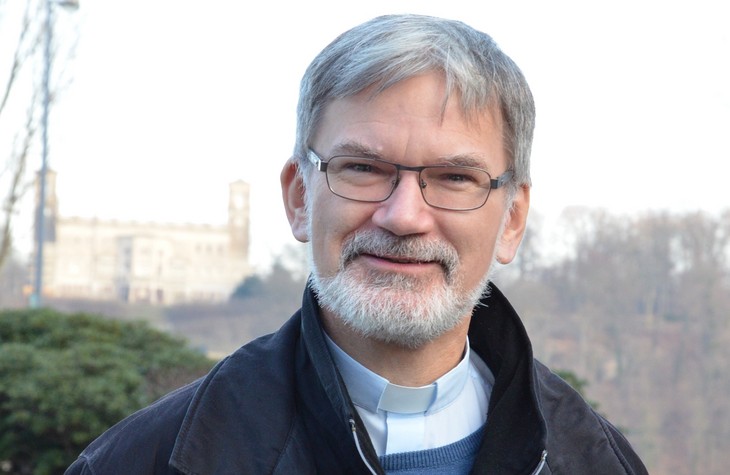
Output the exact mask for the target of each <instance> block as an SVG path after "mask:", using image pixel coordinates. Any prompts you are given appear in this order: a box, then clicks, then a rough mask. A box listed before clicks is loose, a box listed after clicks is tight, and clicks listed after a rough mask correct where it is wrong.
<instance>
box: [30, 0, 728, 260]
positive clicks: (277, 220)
mask: <svg viewBox="0 0 730 475" xmlns="http://www.w3.org/2000/svg"><path fill="white" fill-rule="evenodd" d="M723 3H724V2H722V1H719V0H718V1H707V0H699V1H696V0H693V1H691V2H690V1H681V2H676V1H626V0H620V1H613V0H612V1H610V2H607V1H602V2H598V1H594V2H585V1H553V2H544V1H531V2H527V1H509V2H508V1H504V0H502V1H498V2H496V1H482V2H473V1H458V0H451V1H443V0H440V1H424V0H420V1H414V0H409V1H397V0H387V1H386V0H368V1H366V2H337V3H335V2H323V1H311V0H310V1H306V2H293V1H292V2H288V3H284V2H257V3H256V4H254V3H251V2H241V1H240V0H236V1H234V0H230V1H223V0H220V1H215V0H211V1H210V2H199V1H196V2H192V1H186V0H155V1H143V0H125V1H124V2H111V1H91V0H87V1H84V0H82V1H81V6H80V8H79V9H78V10H77V11H75V12H66V11H59V12H58V14H57V16H58V22H59V28H62V27H63V25H61V24H60V23H61V22H72V23H73V25H74V26H75V27H76V28H77V31H78V39H77V40H76V41H77V47H76V57H75V59H74V61H73V63H72V64H70V65H69V66H68V68H67V69H68V72H67V74H69V75H71V76H73V83H72V84H71V85H70V87H69V88H68V89H67V90H66V91H65V92H64V93H63V96H62V97H61V99H60V103H59V105H58V107H57V108H56V109H54V110H53V113H52V114H53V115H52V117H51V126H50V134H51V145H52V149H51V156H50V162H51V166H52V167H53V168H54V169H55V170H57V171H58V188H59V194H60V196H59V198H60V203H61V213H62V214H63V215H80V216H97V217H100V218H116V219H138V220H157V221H171V222H197V223H202V222H210V223H224V222H225V219H226V211H227V191H228V190H227V187H228V183H229V182H231V181H234V180H236V179H244V180H246V181H248V182H250V183H251V184H252V197H251V200H252V201H251V210H252V241H253V242H252V245H253V249H252V251H253V255H254V263H255V264H264V263H265V262H266V261H267V260H268V258H269V256H270V255H272V254H276V253H278V252H279V250H280V248H281V246H282V245H283V244H286V243H290V242H294V241H293V238H291V237H290V236H291V235H290V232H289V229H288V224H287V222H286V219H285V216H284V211H283V206H282V204H281V199H280V192H279V181H278V175H279V171H280V169H281V166H282V164H283V162H284V161H285V160H286V159H287V158H288V157H289V154H290V153H291V150H292V146H293V137H294V110H295V106H296V100H297V92H298V83H299V79H300V78H301V75H302V73H303V71H304V69H305V68H306V66H307V64H308V63H309V61H311V59H312V58H313V57H314V55H316V54H317V53H318V52H319V51H320V50H321V49H322V48H323V47H324V46H325V45H326V44H327V43H328V42H329V41H331V40H332V39H333V38H334V37H335V36H336V35H337V34H339V33H340V32H342V31H344V30H345V29H347V28H349V27H351V26H354V25H355V24H357V23H360V22H362V21H365V20H367V19H369V18H371V17H373V16H376V15H380V14H385V13H398V12H413V13H425V14H432V15H437V16H444V17H448V18H453V19H459V20H463V21H465V22H467V23H469V24H471V25H472V26H474V27H476V28H478V29H481V30H483V31H486V32H487V33H489V34H491V35H492V36H493V37H494V38H495V39H496V41H497V42H498V43H499V44H500V45H501V46H502V48H503V49H504V50H505V51H506V52H507V54H509V55H510V56H512V57H513V59H514V60H515V61H516V62H517V63H518V64H519V65H520V67H521V68H522V69H523V71H524V73H525V75H526V76H527V79H528V81H529V82H530V85H531V87H532V89H533V93H534V95H535V99H536V103H537V111H538V122H537V129H536V137H535V145H534V149H533V172H532V173H533V182H534V188H533V195H532V196H533V209H535V210H536V211H537V212H539V213H540V214H542V215H545V216H548V217H550V216H557V215H558V214H559V213H560V211H561V210H563V209H564V208H565V207H569V206H589V207H604V208H607V209H609V210H611V211H615V212H617V213H625V212H632V213H633V212H640V211H644V210H658V209H669V210H676V211H686V210H696V209H701V210H707V211H710V212H715V211H717V210H719V209H721V208H723V207H728V206H730V192H729V191H728V187H727V185H726V183H727V181H728V179H730V165H729V164H730V145H728V137H729V136H730V93H728V85H729V84H730V64H729V62H730V60H729V59H728V58H730V40H729V38H728V28H727V19H728V16H727V12H726V11H725V8H724V7H723V6H722V4H723ZM251 5H254V6H251ZM59 40H60V41H63V40H64V38H60V39H59ZM39 164H40V158H38V164H37V165H33V167H34V168H37V167H38V166H39ZM28 236H30V234H28Z"/></svg>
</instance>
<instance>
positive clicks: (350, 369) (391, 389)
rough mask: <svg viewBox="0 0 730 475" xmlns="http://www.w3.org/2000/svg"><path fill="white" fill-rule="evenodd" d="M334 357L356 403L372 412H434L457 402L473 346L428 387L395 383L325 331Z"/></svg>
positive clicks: (466, 374)
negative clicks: (451, 367)
mask: <svg viewBox="0 0 730 475" xmlns="http://www.w3.org/2000/svg"><path fill="white" fill-rule="evenodd" d="M325 337H326V341H327V345H328V346H329V348H330V351H331V352H332V358H333V359H334V361H335V364H336V365H337V369H338V370H339V371H340V374H341V375H342V379H343V380H344V382H345V386H346V387H347V392H348V393H349V394H350V398H351V399H352V402H353V403H354V404H355V405H356V406H359V407H361V408H363V409H365V410H368V411H370V412H373V413H375V412H377V411H378V410H381V411H387V412H396V413H401V414H417V413H434V412H437V411H440V410H441V409H443V408H445V407H447V406H448V405H449V404H451V403H452V402H454V400H455V399H456V398H457V396H458V395H459V394H460V393H461V391H462V390H463V389H464V385H465V384H466V381H467V378H468V377H469V352H470V349H469V345H468V344H466V345H465V348H466V349H465V351H464V356H463V357H462V359H461V361H460V362H459V364H458V365H456V366H455V367H454V368H453V369H452V370H451V371H449V372H448V373H446V374H445V375H443V376H441V377H440V378H439V379H437V380H436V381H434V382H433V383H431V384H429V385H427V386H421V387H406V386H399V385H397V384H393V383H391V382H390V381H388V380H387V379H385V378H383V377H382V376H380V375H378V374H377V373H374V372H373V371H370V370H369V369H367V368H366V367H365V366H363V365H362V364H360V363H359V362H357V361H356V360H355V359H353V358H352V357H351V356H350V355H348V354H347V353H345V352H344V351H343V350H342V349H341V348H340V347H339V346H337V344H336V343H335V342H334V341H332V339H331V338H330V337H329V335H327V334H325Z"/></svg>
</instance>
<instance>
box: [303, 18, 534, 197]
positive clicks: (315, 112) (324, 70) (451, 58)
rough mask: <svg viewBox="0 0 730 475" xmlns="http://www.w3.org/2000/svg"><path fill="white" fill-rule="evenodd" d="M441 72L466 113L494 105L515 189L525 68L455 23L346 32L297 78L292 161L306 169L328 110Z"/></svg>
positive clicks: (520, 179) (529, 122) (525, 110)
mask: <svg viewBox="0 0 730 475" xmlns="http://www.w3.org/2000/svg"><path fill="white" fill-rule="evenodd" d="M432 71H440V72H442V73H443V74H444V76H445V79H446V85H447V86H446V88H447V89H446V97H445V98H444V101H446V100H448V97H449V95H450V94H452V93H453V92H454V91H458V93H459V94H460V98H461V100H460V106H461V108H462V111H463V112H464V114H465V116H466V117H467V118H468V117H473V116H474V115H475V114H477V113H479V112H483V111H484V110H486V109H488V108H490V107H492V106H493V105H495V104H496V106H497V108H498V109H497V110H499V111H500V113H501V115H502V120H503V122H504V126H505V131H504V134H505V137H504V141H505V147H506V150H507V152H508V153H509V155H510V159H511V161H512V163H511V168H513V170H514V173H515V175H514V179H513V183H514V184H515V185H530V150H531V147H532V135H533V129H534V125H535V105H534V102H533V98H532V93H531V92H530V88H529V86H528V85H527V81H526V80H525V77H524V75H523V74H522V71H520V69H519V68H518V67H517V65H516V64H515V63H514V62H513V61H512V59H510V58H509V57H508V56H507V55H506V54H504V53H503V52H502V50H500V49H499V47H498V46H497V44H496V43H495V42H494V40H493V39H492V38H491V37H490V36H489V35H487V34H486V33H482V32H480V31H477V30H475V29H474V28H472V27H470V26H468V25H466V24H464V23H462V22H459V21H454V20H446V19H442V18H435V17H430V16H423V15H386V16H380V17H377V18H374V19H372V20H370V21H368V22H366V23H363V24H361V25H359V26H356V27H354V28H352V29H351V30H349V31H346V32H345V33H343V34H342V35H340V36H339V37H337V38H336V39H335V40H334V41H333V42H332V43H330V44H329V45H328V46H327V47H326V48H325V49H324V50H322V52H321V53H319V55H317V57H316V58H315V59H314V61H312V63H311V64H310V65H309V67H308V68H307V71H306V72H305V74H304V77H303V78H302V81H301V87H300V94H299V105H298V107H297V136H296V144H295V149H294V156H296V157H298V158H299V159H300V161H301V162H302V164H303V166H304V167H307V166H308V161H307V160H306V154H307V148H308V147H309V141H310V140H311V138H312V137H313V135H314V134H315V133H316V129H317V127H318V125H319V123H320V121H321V120H322V115H323V113H324V110H325V108H326V106H327V105H328V104H329V103H330V102H332V101H334V100H337V99H342V98H345V97H350V96H354V95H356V94H358V93H360V92H362V91H364V90H365V89H368V88H370V87H372V88H373V94H378V93H379V92H382V91H384V90H385V89H387V88H388V87H390V86H392V85H394V84H396V83H398V82H399V81H403V80H404V79H408V78H411V77H414V76H418V75H421V74H424V73H428V72H432Z"/></svg>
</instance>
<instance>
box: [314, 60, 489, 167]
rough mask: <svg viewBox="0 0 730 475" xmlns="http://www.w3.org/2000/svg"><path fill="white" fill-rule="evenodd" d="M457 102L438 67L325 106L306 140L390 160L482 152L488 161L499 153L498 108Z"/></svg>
mask: <svg viewBox="0 0 730 475" xmlns="http://www.w3.org/2000/svg"><path fill="white" fill-rule="evenodd" d="M461 104H462V101H461V97H460V94H459V93H458V91H449V90H448V88H447V86H446V81H445V80H444V78H443V76H442V75H441V74H437V73H430V74H425V75H420V76H416V77H413V78H409V79H405V80H403V81H401V82H399V83H396V84H395V85H393V86H391V87H389V88H387V89H385V90H382V91H376V90H373V88H370V89H366V90H365V91H362V92H360V93H358V94H356V95H354V96H350V97H345V98H341V99H336V100H334V101H332V102H330V103H329V104H328V105H327V106H326V108H325V110H324V113H323V116H322V120H321V121H320V124H319V126H318V127H317V130H316V132H315V134H314V137H313V140H312V141H311V145H313V146H315V147H316V149H317V150H318V151H319V152H320V153H321V154H323V155H326V156H332V155H333V154H335V153H352V151H360V152H365V151H368V152H370V153H371V154H375V155H378V156H381V155H382V158H389V159H391V160H393V159H407V158H414V157H421V158H423V159H425V158H429V159H432V158H440V157H445V156H451V155H454V154H459V155H472V156H484V157H487V158H490V160H488V161H489V162H493V160H492V159H499V158H501V157H499V156H498V155H501V153H502V152H503V149H504V146H503V142H504V141H503V134H502V128H503V127H502V119H501V114H500V113H499V111H498V108H495V107H485V108H484V109H482V110H479V111H473V112H466V111H464V110H463V108H462V105H461ZM492 165H495V164H494V163H492Z"/></svg>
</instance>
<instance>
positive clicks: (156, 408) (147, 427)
mask: <svg viewBox="0 0 730 475" xmlns="http://www.w3.org/2000/svg"><path fill="white" fill-rule="evenodd" d="M201 381H202V379H199V380H197V381H194V382H192V383H190V384H188V385H186V386H183V387H181V388H179V389H177V390H175V391H173V392H171V393H169V394H167V395H166V396H163V397H162V398H160V399H159V400H157V401H156V402H154V403H153V404H151V405H150V406H147V407H145V408H144V409H140V410H139V411H137V412H135V413H134V414H132V415H130V416H128V417H126V418H125V419H123V420H122V421H120V422H118V423H117V424H115V425H114V426H112V427H111V428H109V429H108V430H107V431H106V432H104V433H103V434H102V435H101V436H99V437H98V438H97V439H96V440H94V441H93V442H92V443H91V444H90V445H89V446H88V447H87V448H86V449H85V450H84V451H83V452H82V453H81V455H79V458H78V459H77V460H76V462H74V464H73V465H71V466H70V467H69V468H68V470H67V471H66V475H75V474H84V475H86V474H105V475H106V474H110V475H113V474H117V473H119V474H121V473H124V474H127V473H135V474H147V473H150V474H152V473H154V474H167V473H170V474H172V473H176V472H174V471H171V469H170V468H169V467H168V460H169V458H170V454H171V453H172V449H173V447H174V445H175V439H176V437H177V434H178V431H179V429H180V425H181V424H182V421H183V419H184V417H185V414H186V412H187V409H188V406H189V405H190V402H191V400H192V398H193V396H194V394H195V391H196V390H197V388H198V387H199V386H200V383H201Z"/></svg>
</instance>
